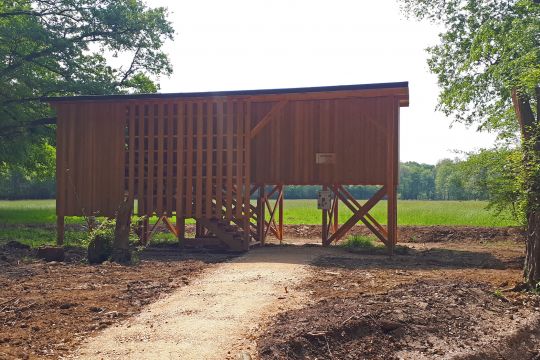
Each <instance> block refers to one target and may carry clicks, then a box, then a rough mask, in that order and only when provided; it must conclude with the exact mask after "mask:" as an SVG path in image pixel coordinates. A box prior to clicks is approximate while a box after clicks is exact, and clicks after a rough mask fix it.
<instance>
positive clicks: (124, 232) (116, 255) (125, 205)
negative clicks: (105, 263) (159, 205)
mask: <svg viewBox="0 0 540 360" xmlns="http://www.w3.org/2000/svg"><path fill="white" fill-rule="evenodd" d="M130 225H131V204H130V202H129V198H128V197H127V196H125V197H124V201H122V203H121V204H120V207H119V208H118V212H117V214H116V227H115V229H114V241H113V246H112V247H113V250H112V254H111V260H112V261H115V262H118V263H128V262H131V250H130V248H129V233H130Z"/></svg>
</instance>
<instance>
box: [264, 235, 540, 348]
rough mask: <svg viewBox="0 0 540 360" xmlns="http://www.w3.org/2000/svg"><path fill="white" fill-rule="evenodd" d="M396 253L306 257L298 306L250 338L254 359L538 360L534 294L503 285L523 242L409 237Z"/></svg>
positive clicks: (511, 280)
mask: <svg viewBox="0 0 540 360" xmlns="http://www.w3.org/2000/svg"><path fill="white" fill-rule="evenodd" d="M409 245H412V246H410V248H409V249H410V250H409V251H408V252H407V254H405V255H397V256H394V257H388V256H384V255H380V253H379V252H375V253H374V254H373V253H371V251H370V250H364V251H362V252H360V253H354V254H351V253H349V252H347V251H344V250H341V251H339V250H337V249H336V251H335V253H334V254H332V255H326V256H322V257H320V258H319V259H317V260H316V261H315V262H314V263H313V267H312V273H311V276H310V277H309V278H307V279H306V280H305V281H304V282H303V283H302V284H301V285H300V287H301V289H302V291H306V292H308V293H309V294H310V301H309V302H308V303H307V304H306V306H304V307H303V308H302V309H296V310H291V311H287V312H284V313H281V314H278V315H277V316H275V317H274V318H272V319H271V320H270V321H269V322H268V324H267V325H266V327H265V330H264V331H263V333H262V334H261V335H260V336H259V340H258V352H259V356H260V358H261V359H283V358H287V359H537V358H539V357H540V312H539V308H538V306H539V298H538V297H537V296H534V295H528V294H524V293H520V292H515V291H512V290H511V289H512V288H513V287H514V285H516V284H518V283H519V282H520V279H521V276H522V270H521V266H522V265H521V264H522V256H523V249H522V244H518V243H515V242H511V241H510V242H509V241H504V242H488V243H480V242H476V243H473V242H472V241H468V242H465V243H463V244H455V243H446V244H445V243H425V244H421V245H418V244H409Z"/></svg>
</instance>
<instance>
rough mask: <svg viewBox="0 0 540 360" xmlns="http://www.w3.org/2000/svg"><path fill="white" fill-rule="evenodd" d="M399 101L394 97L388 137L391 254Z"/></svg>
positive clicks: (397, 150)
mask: <svg viewBox="0 0 540 360" xmlns="http://www.w3.org/2000/svg"><path fill="white" fill-rule="evenodd" d="M398 134H399V102H398V101H397V100H396V99H394V116H393V117H392V119H390V122H389V129H388V132H387V135H386V136H387V137H388V141H387V143H388V152H387V154H388V155H387V159H386V161H387V164H386V187H387V193H386V195H387V199H388V202H387V206H388V208H387V216H388V220H387V231H388V243H389V244H388V246H389V248H390V254H393V252H394V247H395V245H396V242H397V189H396V188H397V184H398V166H399V145H398V139H399V135H398Z"/></svg>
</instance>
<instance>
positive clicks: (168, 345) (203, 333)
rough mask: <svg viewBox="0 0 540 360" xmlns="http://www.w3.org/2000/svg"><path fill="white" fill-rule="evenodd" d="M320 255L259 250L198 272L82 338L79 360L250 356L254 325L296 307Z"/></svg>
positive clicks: (317, 252)
mask: <svg viewBox="0 0 540 360" xmlns="http://www.w3.org/2000/svg"><path fill="white" fill-rule="evenodd" d="M322 251H323V250H322V249H318V248H309V247H299V248H296V247H266V248H262V249H255V250H252V251H250V252H249V253H247V254H246V255H244V256H241V257H239V258H236V259H234V260H232V261H230V262H227V263H221V264H217V265H215V266H213V267H211V268H209V269H207V270H205V271H204V272H203V273H202V274H201V275H200V276H199V277H197V278H196V279H194V280H192V282H191V283H190V284H189V285H187V286H185V287H182V288H181V289H179V290H178V291H176V292H174V293H172V294H171V295H169V296H167V297H166V298H164V299H161V300H158V301H157V302H155V303H153V304H151V305H149V306H148V307H147V309H145V310H144V311H143V312H142V313H141V314H139V315H137V316H136V317H134V318H132V319H130V320H128V321H126V322H124V323H122V324H120V325H118V326H115V327H111V328H108V329H106V330H104V331H103V332H102V333H100V334H99V335H97V336H96V337H94V338H92V339H89V340H88V341H87V342H86V343H85V344H83V346H82V347H81V348H79V349H78V350H77V351H76V352H75V353H74V354H73V357H76V358H81V359H96V358H98V359H126V358H129V359H234V358H236V357H237V356H238V355H239V354H242V353H246V354H250V355H255V354H256V346H255V338H256V332H257V329H258V326H259V324H261V323H262V322H263V321H264V320H265V319H267V318H268V317H269V316H272V315H275V314H276V313H279V312H281V311H284V310H289V309H293V308H297V307H299V306H301V305H302V303H303V302H304V300H305V295H304V294H303V293H301V292H299V291H298V290H296V289H295V288H296V287H295V286H294V285H296V284H298V283H299V282H300V281H302V280H303V279H305V278H306V277H307V276H308V275H309V270H308V266H307V264H309V262H311V261H312V260H313V259H314V258H315V257H318V256H319V255H320V254H321V252H322Z"/></svg>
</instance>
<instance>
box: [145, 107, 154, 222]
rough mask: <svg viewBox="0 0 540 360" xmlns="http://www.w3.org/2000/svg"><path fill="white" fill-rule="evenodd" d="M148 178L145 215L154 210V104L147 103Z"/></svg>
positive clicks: (150, 213) (149, 214)
mask: <svg viewBox="0 0 540 360" xmlns="http://www.w3.org/2000/svg"><path fill="white" fill-rule="evenodd" d="M147 106H148V180H147V184H148V185H147V186H148V187H147V189H146V209H145V212H146V215H148V216H151V215H152V214H153V212H154V211H153V210H154V175H155V174H154V154H155V151H154V122H155V120H154V104H148V105H147Z"/></svg>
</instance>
